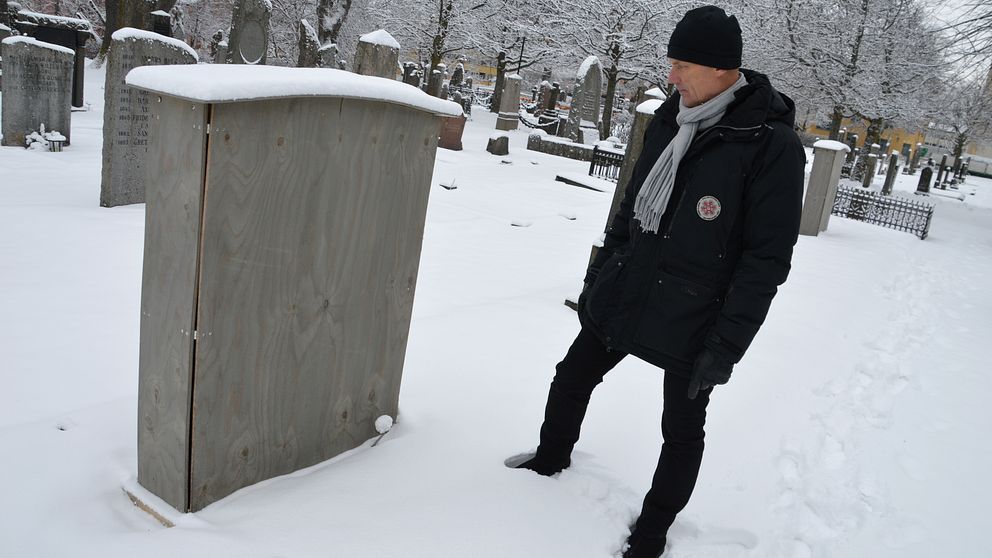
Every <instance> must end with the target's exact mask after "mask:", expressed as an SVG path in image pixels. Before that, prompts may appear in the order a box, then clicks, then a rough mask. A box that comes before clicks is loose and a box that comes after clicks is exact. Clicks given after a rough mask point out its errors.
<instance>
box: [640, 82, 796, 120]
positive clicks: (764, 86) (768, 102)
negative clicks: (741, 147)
mask: <svg viewBox="0 0 992 558" xmlns="http://www.w3.org/2000/svg"><path fill="white" fill-rule="evenodd" d="M741 73H742V74H744V79H746V80H747V85H745V86H744V87H742V88H740V90H738V91H737V92H736V93H734V101H733V102H731V103H730V106H728V107H727V113H726V114H725V115H724V117H723V119H722V120H721V121H720V124H721V125H726V126H732V127H735V128H749V127H753V126H760V125H761V124H766V123H768V124H770V123H772V122H782V123H784V124H787V125H788V126H789V127H790V128H791V127H794V126H795V122H796V104H795V103H794V102H793V101H792V99H790V98H789V97H788V96H787V95H785V94H784V93H781V92H779V91H777V90H775V88H774V87H772V84H771V82H770V81H769V80H768V76H766V75H765V74H761V73H758V72H755V71H752V70H748V69H745V68H741ZM680 99H681V95H679V93H678V92H677V91H676V92H675V93H674V94H673V95H672V96H671V97H669V98H668V99H667V100H665V102H664V103H662V105H661V106H660V107H658V110H657V111H655V114H658V115H660V116H661V117H662V118H664V119H665V120H666V121H669V122H671V123H672V124H675V116H676V115H677V114H678V111H679V100H680Z"/></svg>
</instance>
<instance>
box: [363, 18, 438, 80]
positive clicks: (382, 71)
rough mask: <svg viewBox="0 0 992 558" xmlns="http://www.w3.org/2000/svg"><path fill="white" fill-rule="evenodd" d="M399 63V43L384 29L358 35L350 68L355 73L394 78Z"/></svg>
mask: <svg viewBox="0 0 992 558" xmlns="http://www.w3.org/2000/svg"><path fill="white" fill-rule="evenodd" d="M399 64H400V44H399V43H398V42H396V39H394V38H393V36H392V35H390V34H389V33H388V32H386V30H385V29H379V30H378V31H373V32H371V33H366V34H365V35H362V36H361V37H359V39H358V46H357V47H355V61H354V63H353V66H354V69H353V70H352V71H354V72H355V73H356V74H360V75H363V76H378V77H381V78H387V79H396V68H397V66H399ZM435 96H437V95H435Z"/></svg>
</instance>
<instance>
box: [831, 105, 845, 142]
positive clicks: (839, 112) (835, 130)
mask: <svg viewBox="0 0 992 558" xmlns="http://www.w3.org/2000/svg"><path fill="white" fill-rule="evenodd" d="M843 121H844V107H842V106H840V105H834V112H833V113H831V115H830V139H832V140H834V141H837V139H838V138H840V126H841V124H842V123H843Z"/></svg>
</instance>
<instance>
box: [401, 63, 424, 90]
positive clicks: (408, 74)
mask: <svg viewBox="0 0 992 558" xmlns="http://www.w3.org/2000/svg"><path fill="white" fill-rule="evenodd" d="M416 72H417V65H416V64H414V63H413V62H404V63H403V83H405V84H407V85H412V86H414V87H418V86H420V78H418V77H415V76H414V74H415V73H416Z"/></svg>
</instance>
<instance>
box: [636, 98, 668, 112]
mask: <svg viewBox="0 0 992 558" xmlns="http://www.w3.org/2000/svg"><path fill="white" fill-rule="evenodd" d="M663 102H664V101H662V100H661V99H648V100H647V101H644V102H643V103H641V104H639V105H637V112H638V114H654V112H655V111H656V110H658V107H660V106H661V103H663Z"/></svg>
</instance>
